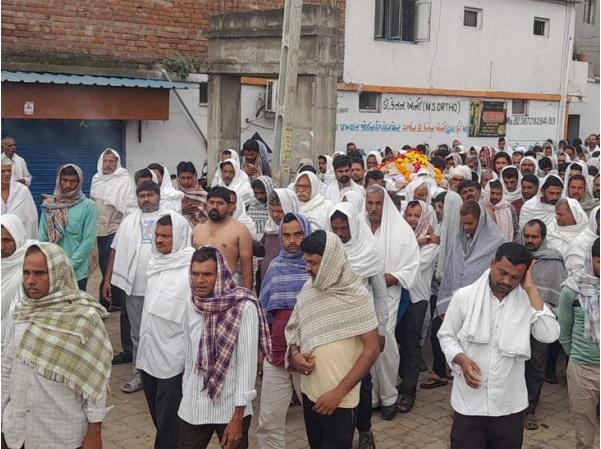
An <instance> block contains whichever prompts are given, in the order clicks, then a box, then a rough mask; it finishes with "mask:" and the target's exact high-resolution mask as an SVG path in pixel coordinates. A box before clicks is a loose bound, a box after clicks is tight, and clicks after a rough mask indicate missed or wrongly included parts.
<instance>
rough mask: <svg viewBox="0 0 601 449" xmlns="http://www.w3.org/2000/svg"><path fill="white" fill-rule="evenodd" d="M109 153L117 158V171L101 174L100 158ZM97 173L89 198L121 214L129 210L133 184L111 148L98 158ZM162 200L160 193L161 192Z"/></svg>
mask: <svg viewBox="0 0 601 449" xmlns="http://www.w3.org/2000/svg"><path fill="white" fill-rule="evenodd" d="M107 151H110V152H111V153H112V154H113V156H115V157H116V158H117V169H116V170H115V171H114V172H113V173H111V174H108V175H106V174H104V173H102V157H103V156H104V154H105V153H106V152H107ZM96 169H97V173H96V174H95V175H94V177H93V178H92V187H91V188H90V198H92V199H93V200H100V201H102V202H104V203H105V204H108V205H110V206H113V207H114V208H115V209H117V210H118V211H119V212H121V213H122V214H124V215H125V214H126V213H127V212H128V211H129V210H131V206H132V204H131V200H132V198H135V196H136V194H135V191H134V190H135V189H134V182H133V180H132V178H131V177H130V176H129V172H128V171H127V170H126V169H125V168H123V167H122V166H121V156H120V155H119V153H117V152H116V151H115V150H113V149H112V148H107V149H106V150H104V151H103V152H102V154H101V155H100V157H99V158H98V164H97V165H96ZM161 199H162V192H161Z"/></svg>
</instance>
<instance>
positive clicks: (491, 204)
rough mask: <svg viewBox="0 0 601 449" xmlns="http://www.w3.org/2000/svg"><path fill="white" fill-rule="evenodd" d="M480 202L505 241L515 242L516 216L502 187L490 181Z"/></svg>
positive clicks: (517, 233)
mask: <svg viewBox="0 0 601 449" xmlns="http://www.w3.org/2000/svg"><path fill="white" fill-rule="evenodd" d="M481 202H482V205H483V206H484V209H486V212H487V213H488V214H489V215H490V217H491V218H492V219H493V221H494V222H495V223H496V224H497V226H498V227H499V229H500V230H501V232H502V233H503V238H504V239H505V241H506V242H513V241H517V240H518V238H519V231H520V229H519V222H518V215H517V212H516V211H515V209H514V207H513V206H512V205H511V204H510V203H509V202H508V201H507V199H506V198H505V195H504V193H503V185H502V184H501V182H500V181H490V182H489V183H488V184H486V187H485V188H484V192H483V193H482V198H481Z"/></svg>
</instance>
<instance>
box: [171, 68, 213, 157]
mask: <svg viewBox="0 0 601 449" xmlns="http://www.w3.org/2000/svg"><path fill="white" fill-rule="evenodd" d="M160 70H161V72H162V73H163V76H164V77H165V78H167V81H169V82H172V81H171V78H170V77H169V74H168V73H167V71H166V70H165V69H164V68H162V67H161V68H160ZM173 92H175V96H176V97H177V99H178V100H179V102H180V104H181V105H182V106H183V108H184V111H186V114H187V115H188V117H189V118H190V121H192V123H193V124H194V127H195V128H196V130H197V131H198V134H200V137H201V139H202V142H203V143H204V144H205V147H206V148H208V147H209V145H208V142H207V138H206V136H205V135H204V133H203V132H202V129H200V126H199V125H198V123H197V122H196V120H194V117H193V116H192V113H191V112H190V109H188V106H186V103H184V100H183V99H182V97H181V96H180V94H179V92H178V91H177V89H173Z"/></svg>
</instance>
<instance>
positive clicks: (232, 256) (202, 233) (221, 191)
mask: <svg viewBox="0 0 601 449" xmlns="http://www.w3.org/2000/svg"><path fill="white" fill-rule="evenodd" d="M207 197H208V204H207V212H208V214H209V219H208V220H207V222H206V223H199V224H197V225H196V226H195V227H194V230H193V231H192V233H193V236H192V245H193V246H194V248H199V247H201V246H203V245H213V246H215V247H216V248H217V249H219V251H221V252H222V253H223V255H224V256H225V259H226V261H227V264H228V265H229V267H230V270H231V271H232V272H233V273H235V272H236V267H237V265H238V260H239V261H240V266H241V271H242V285H243V286H244V287H246V288H248V289H252V286H253V273H252V257H253V254H252V238H251V236H250V233H249V232H248V229H246V226H244V225H243V224H241V223H239V222H238V221H236V220H235V219H234V218H232V217H231V216H230V215H229V213H228V212H229V208H230V204H229V203H230V191H229V190H228V189H227V188H225V187H213V188H212V189H211V190H209V192H208V195H207Z"/></svg>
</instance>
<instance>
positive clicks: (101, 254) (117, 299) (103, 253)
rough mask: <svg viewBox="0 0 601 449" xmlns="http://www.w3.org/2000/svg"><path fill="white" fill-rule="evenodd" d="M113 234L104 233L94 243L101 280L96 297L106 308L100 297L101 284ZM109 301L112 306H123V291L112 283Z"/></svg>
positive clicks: (106, 305)
mask: <svg viewBox="0 0 601 449" xmlns="http://www.w3.org/2000/svg"><path fill="white" fill-rule="evenodd" d="M114 238H115V234H110V235H106V236H103V237H96V244H97V245H98V265H99V266H100V272H101V273H102V280H101V281H100V293H99V295H98V297H99V298H100V302H101V303H102V305H104V306H105V307H107V308H108V303H107V302H106V301H105V300H104V298H103V297H102V284H103V283H104V275H105V274H106V269H107V267H108V263H109V255H110V254H111V244H112V243H113V239H114ZM111 296H112V299H111V303H112V304H113V305H114V306H118V307H125V293H124V292H123V290H121V289H120V288H118V287H115V286H114V285H113V286H111Z"/></svg>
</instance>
